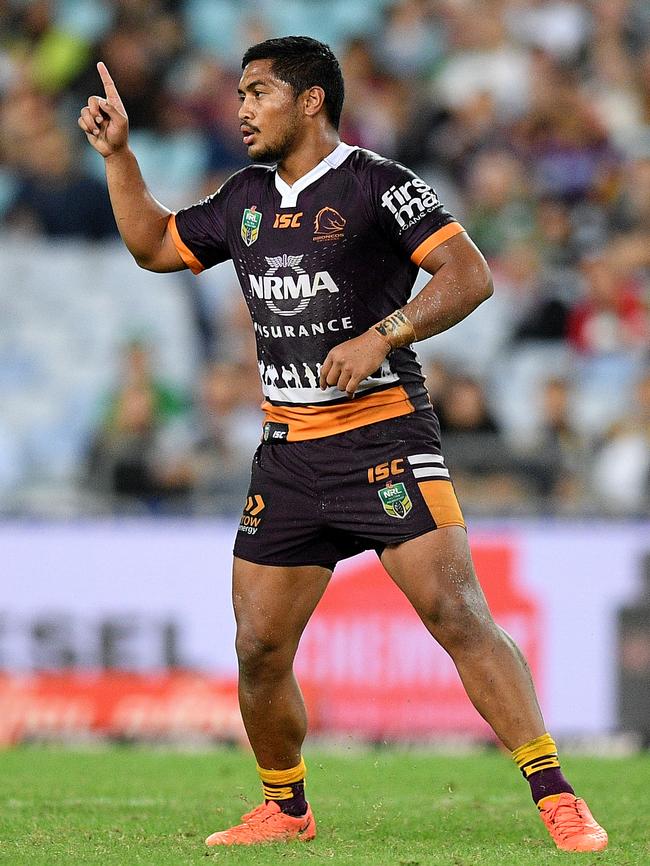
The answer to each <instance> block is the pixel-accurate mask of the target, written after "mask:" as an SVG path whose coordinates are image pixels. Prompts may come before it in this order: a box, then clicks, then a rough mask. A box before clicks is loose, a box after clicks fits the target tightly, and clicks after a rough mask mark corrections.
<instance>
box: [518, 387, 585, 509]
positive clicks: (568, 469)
mask: <svg viewBox="0 0 650 866" xmlns="http://www.w3.org/2000/svg"><path fill="white" fill-rule="evenodd" d="M540 396H541V400H540V403H541V406H540V410H541V411H540V423H539V427H538V431H539V432H538V435H537V438H536V441H535V443H534V447H533V448H532V449H531V451H530V453H529V454H528V460H529V463H528V466H529V474H530V476H531V477H533V478H534V480H535V483H536V488H537V493H538V495H539V496H540V497H541V502H542V503H543V507H544V508H545V509H547V510H549V511H552V512H555V511H559V512H562V513H567V512H571V513H575V512H576V511H578V510H579V508H580V507H581V506H582V504H583V502H584V485H583V483H582V480H581V479H582V477H583V474H584V473H583V470H584V466H585V463H586V459H587V447H588V443H587V440H586V438H585V436H584V435H582V433H581V432H580V430H579V428H578V426H577V424H576V422H575V419H574V417H573V415H572V413H573V406H574V395H573V393H572V386H571V384H570V383H569V381H568V380H567V379H565V378H558V377H554V378H551V379H547V381H546V382H545V383H544V384H543V386H542V390H541V395H540Z"/></svg>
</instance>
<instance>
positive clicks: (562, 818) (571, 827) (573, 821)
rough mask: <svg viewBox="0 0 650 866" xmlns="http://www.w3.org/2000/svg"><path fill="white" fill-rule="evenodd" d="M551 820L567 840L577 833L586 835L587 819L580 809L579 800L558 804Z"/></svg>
mask: <svg viewBox="0 0 650 866" xmlns="http://www.w3.org/2000/svg"><path fill="white" fill-rule="evenodd" d="M550 818H551V820H552V821H553V824H554V826H555V828H556V830H558V831H559V832H560V834H561V835H562V836H563V837H564V838H565V839H567V838H569V836H573V835H574V834H576V833H584V832H585V829H587V828H586V827H585V824H586V822H587V819H586V816H585V815H584V814H583V813H582V810H581V809H580V801H579V800H571V802H566V801H563V802H560V803H558V804H557V805H556V806H555V808H554V809H553V811H552V814H551V815H550Z"/></svg>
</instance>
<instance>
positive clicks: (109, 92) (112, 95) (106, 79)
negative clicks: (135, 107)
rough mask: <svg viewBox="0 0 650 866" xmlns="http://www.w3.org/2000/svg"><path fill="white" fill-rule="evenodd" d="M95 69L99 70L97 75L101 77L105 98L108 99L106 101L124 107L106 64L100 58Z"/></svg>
mask: <svg viewBox="0 0 650 866" xmlns="http://www.w3.org/2000/svg"><path fill="white" fill-rule="evenodd" d="M97 71H98V72H99V77H100V78H101V80H102V84H103V85H104V92H105V93H106V98H107V99H108V101H109V102H112V103H113V105H117V106H119V107H120V108H124V106H123V104H122V100H121V99H120V94H119V93H118V92H117V87H116V86H115V82H114V81H113V79H112V78H111V74H110V72H109V71H108V69H107V67H106V64H105V63H102V61H101V60H100V61H99V63H98V64H97Z"/></svg>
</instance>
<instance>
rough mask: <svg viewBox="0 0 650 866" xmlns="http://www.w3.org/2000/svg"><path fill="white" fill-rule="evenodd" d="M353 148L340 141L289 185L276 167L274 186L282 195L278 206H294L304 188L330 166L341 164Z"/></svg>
mask: <svg viewBox="0 0 650 866" xmlns="http://www.w3.org/2000/svg"><path fill="white" fill-rule="evenodd" d="M355 150H358V148H357V147H353V146H352V145H351V144H345V143H344V142H340V144H338V145H337V146H336V147H335V148H334V150H333V151H332V152H331V153H329V154H328V155H327V156H326V157H325V159H323V160H321V161H320V162H319V163H318V165H316V166H314V168H312V169H311V171H308V172H307V174H303V176H302V177H299V178H298V180H297V181H296V182H295V183H294V184H292V185H291V186H289V184H288V183H286V181H284V180H282V178H281V177H280V175H279V174H278V172H277V169H276V172H275V188H276V189H277V191H278V192H279V193H280V195H281V196H282V201H281V202H280V207H295V206H296V204H297V203H298V196H299V195H300V193H301V192H302V191H303V190H304V189H307V187H308V186H311V184H312V183H314V182H315V181H317V180H318V178H319V177H322V176H323V175H324V174H327V172H328V171H329V170H330V169H331V168H338V167H339V166H340V165H343V163H344V162H345V160H346V159H347V158H348V157H349V156H350V154H351V153H352V152H353V151H355Z"/></svg>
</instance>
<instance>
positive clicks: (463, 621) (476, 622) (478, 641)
mask: <svg viewBox="0 0 650 866" xmlns="http://www.w3.org/2000/svg"><path fill="white" fill-rule="evenodd" d="M423 619H424V622H425V625H426V626H427V628H428V629H429V631H430V632H431V634H432V635H433V636H434V637H435V638H436V640H437V641H438V642H439V643H440V644H441V645H442V646H443V647H444V648H445V649H446V650H447V652H449V653H450V654H451V655H453V654H454V653H455V652H457V651H471V650H472V649H479V648H480V647H482V646H484V645H485V641H486V640H490V639H491V638H492V637H493V636H494V635H495V634H496V633H497V626H496V624H495V622H494V620H493V619H492V615H491V614H490V611H489V609H488V607H487V604H486V603H485V600H484V599H483V597H482V596H480V595H475V594H474V593H470V594H467V593H459V594H458V595H451V594H447V595H440V596H437V597H436V598H434V599H433V600H432V601H431V603H430V604H429V606H428V609H427V612H426V615H425V617H423Z"/></svg>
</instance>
